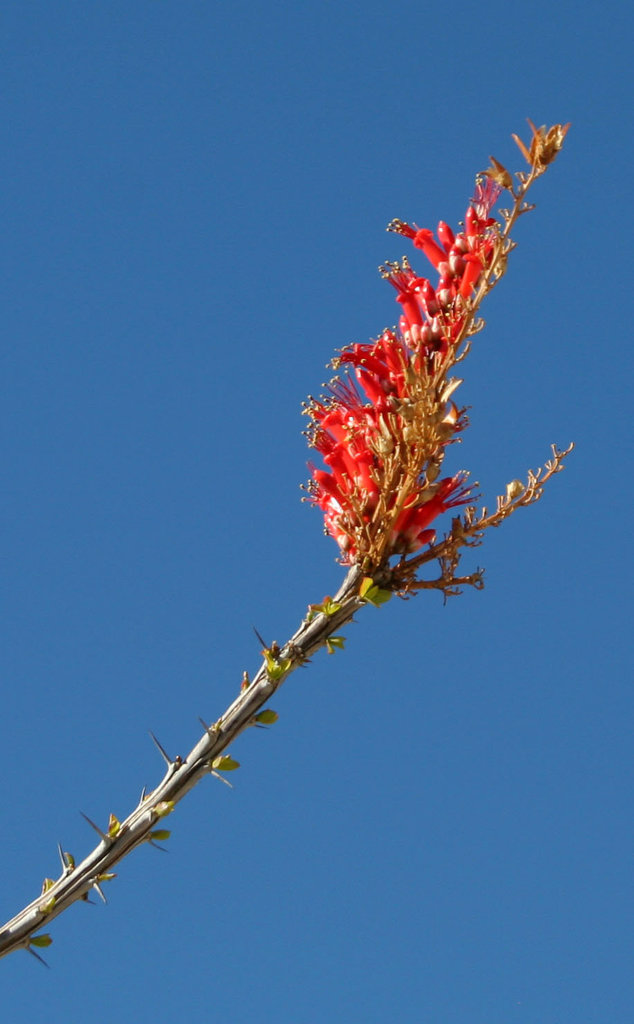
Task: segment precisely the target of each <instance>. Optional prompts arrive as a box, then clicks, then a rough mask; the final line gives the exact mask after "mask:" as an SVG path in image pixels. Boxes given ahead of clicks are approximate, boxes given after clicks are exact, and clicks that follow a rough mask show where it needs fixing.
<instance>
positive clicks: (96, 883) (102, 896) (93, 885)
mask: <svg viewBox="0 0 634 1024" xmlns="http://www.w3.org/2000/svg"><path fill="white" fill-rule="evenodd" d="M92 887H93V889H96V890H97V892H98V893H99V895H100V896H101V898H102V900H103V902H104V903H107V902H108V900H107V899H106V897H105V896H104V894H103V890H102V888H101V886H100V885H99V882H93V883H92ZM88 902H89V903H91V902H92V900H89V901H88Z"/></svg>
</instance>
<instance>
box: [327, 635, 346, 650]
mask: <svg viewBox="0 0 634 1024" xmlns="http://www.w3.org/2000/svg"><path fill="white" fill-rule="evenodd" d="M345 642H346V638H345V636H329V637H326V650H327V651H328V654H334V653H335V651H336V650H340V651H342V650H343V648H344V644H345Z"/></svg>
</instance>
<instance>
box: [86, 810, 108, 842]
mask: <svg viewBox="0 0 634 1024" xmlns="http://www.w3.org/2000/svg"><path fill="white" fill-rule="evenodd" d="M79 813H80V814H81V816H82V818H84V819H85V820H86V821H87V822H88V824H89V825H90V826H91V828H94V830H95V832H96V833H97V835H98V836H101V838H102V839H103V841H104V843H109V842H111V841H112V837H111V836H107V835H106V833H105V832H102V831H101V829H100V828H99V825H95V823H94V821H91V820H90V818H89V817H88V815H87V814H84V812H83V811H80V812H79Z"/></svg>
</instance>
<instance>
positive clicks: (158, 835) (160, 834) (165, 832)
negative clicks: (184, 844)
mask: <svg viewBox="0 0 634 1024" xmlns="http://www.w3.org/2000/svg"><path fill="white" fill-rule="evenodd" d="M171 834H172V833H171V832H170V830H169V829H168V828H155V829H153V830H152V832H150V839H158V840H159V842H160V841H161V840H163V839H169V837H170V836H171Z"/></svg>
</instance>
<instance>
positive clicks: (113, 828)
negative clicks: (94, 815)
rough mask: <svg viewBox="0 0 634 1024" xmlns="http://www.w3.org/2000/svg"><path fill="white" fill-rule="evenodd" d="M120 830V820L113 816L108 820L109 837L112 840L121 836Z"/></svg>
mask: <svg viewBox="0 0 634 1024" xmlns="http://www.w3.org/2000/svg"><path fill="white" fill-rule="evenodd" d="M120 828H121V822H120V821H119V819H118V818H116V817H115V815H114V814H111V815H110V818H109V819H108V835H109V836H110V838H111V839H114V837H115V836H117V835H118V834H119V829H120Z"/></svg>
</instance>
